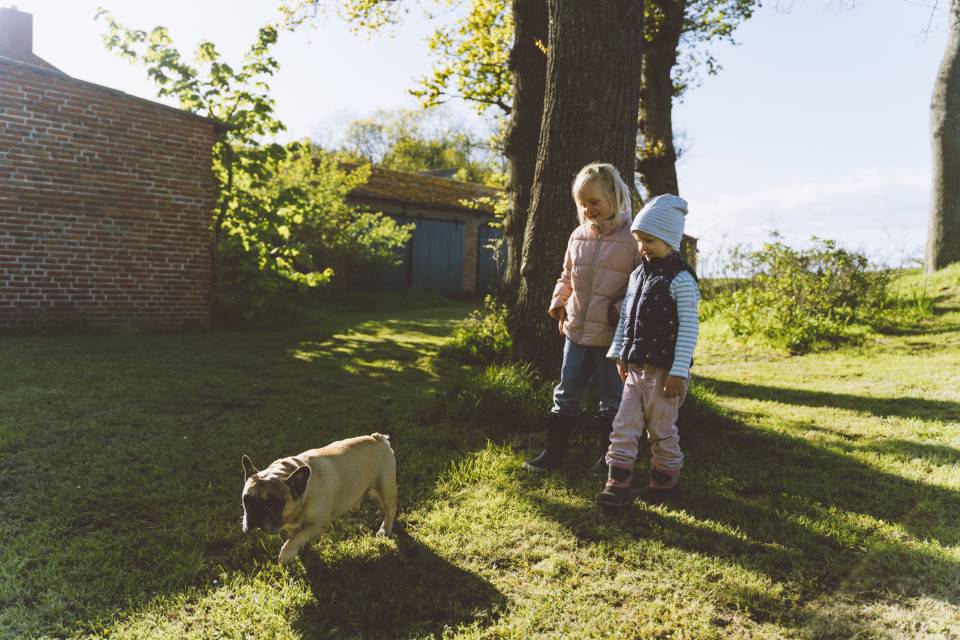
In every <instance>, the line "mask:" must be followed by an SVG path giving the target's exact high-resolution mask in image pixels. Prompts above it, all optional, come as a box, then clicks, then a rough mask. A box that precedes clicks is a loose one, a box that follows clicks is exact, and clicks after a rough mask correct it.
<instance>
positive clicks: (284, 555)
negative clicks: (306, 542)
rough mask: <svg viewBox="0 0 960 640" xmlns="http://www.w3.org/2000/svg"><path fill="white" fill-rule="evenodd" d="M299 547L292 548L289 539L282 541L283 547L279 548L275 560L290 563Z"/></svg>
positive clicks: (295, 556) (294, 558)
mask: <svg viewBox="0 0 960 640" xmlns="http://www.w3.org/2000/svg"><path fill="white" fill-rule="evenodd" d="M299 551H300V549H297V548H294V546H293V545H292V544H290V541H289V540H288V541H287V542H285V543H284V545H283V548H281V549H280V557H279V558H277V560H278V561H279V562H280V564H290V563H291V562H293V561H294V560H296V559H297V554H298V553H299Z"/></svg>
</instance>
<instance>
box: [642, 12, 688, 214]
mask: <svg viewBox="0 0 960 640" xmlns="http://www.w3.org/2000/svg"><path fill="white" fill-rule="evenodd" d="M648 1H649V2H650V3H651V8H653V9H654V13H655V14H657V15H656V17H657V24H656V25H647V32H648V33H651V32H652V35H651V37H650V38H649V39H648V41H647V43H646V48H645V49H644V52H643V69H642V71H641V73H640V118H639V122H638V127H639V130H640V137H641V145H640V146H639V147H638V148H637V164H636V167H637V171H638V172H639V173H640V180H641V182H643V186H644V187H645V188H646V190H647V195H648V197H652V196H656V195H660V194H661V193H672V194H674V195H680V188H679V185H678V182H677V151H676V148H675V147H674V146H673V94H674V91H673V78H672V73H673V67H674V65H675V64H676V62H677V50H678V47H679V46H680V34H681V33H682V32H683V15H684V11H685V10H686V1H685V0H648Z"/></svg>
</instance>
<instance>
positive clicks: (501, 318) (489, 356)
mask: <svg viewBox="0 0 960 640" xmlns="http://www.w3.org/2000/svg"><path fill="white" fill-rule="evenodd" d="M512 348H513V340H512V339H511V338H510V331H509V330H508V329H507V308H506V306H504V305H502V304H498V303H497V301H496V299H495V298H494V297H493V296H487V297H486V298H484V299H483V307H481V308H480V309H476V310H474V311H471V312H470V315H468V316H467V317H466V318H464V319H463V320H462V321H460V323H458V324H457V327H456V329H454V332H453V342H452V343H451V345H450V347H449V348H448V351H449V353H451V354H452V355H454V356H456V357H458V358H460V359H461V360H465V361H467V362H490V361H502V360H505V359H506V358H508V357H509V356H510V351H511V349H512Z"/></svg>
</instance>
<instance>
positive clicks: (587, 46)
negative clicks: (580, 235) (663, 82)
mask: <svg viewBox="0 0 960 640" xmlns="http://www.w3.org/2000/svg"><path fill="white" fill-rule="evenodd" d="M547 4H548V8H549V38H548V44H547V51H548V55H547V84H546V94H545V99H544V112H543V120H542V124H541V129H540V145H539V148H538V150H537V163H536V169H535V176H534V180H533V193H532V197H531V205H530V216H529V219H528V220H527V224H526V233H525V236H524V243H523V256H522V262H521V267H520V283H519V284H520V286H519V289H518V292H517V300H516V304H515V305H514V308H513V312H512V314H511V323H512V325H513V332H512V333H513V338H514V348H515V351H516V353H517V355H518V356H520V357H521V358H523V359H524V360H526V361H528V362H531V363H533V364H534V365H535V366H536V367H537V368H538V369H540V370H541V371H545V372H553V371H556V369H557V368H558V366H559V363H560V358H559V353H560V336H559V335H558V332H557V325H556V322H555V321H553V320H551V319H550V318H549V317H548V316H547V314H546V309H547V306H548V305H549V301H550V294H551V292H552V291H553V285H554V283H555V282H556V278H557V268H558V265H559V264H560V262H561V260H562V258H563V254H564V249H565V247H566V242H567V238H568V236H569V234H570V232H571V231H572V230H573V228H574V227H575V226H576V225H577V220H576V215H575V207H574V204H573V201H572V199H571V197H570V185H571V183H572V181H573V178H574V176H575V175H576V173H577V171H578V170H579V169H580V168H581V167H582V166H583V165H585V164H587V163H588V162H591V161H595V160H598V159H602V160H604V161H607V162H611V163H613V164H614V165H616V166H618V167H620V169H621V172H622V173H623V175H624V177H625V178H631V179H632V176H633V162H634V153H635V149H636V122H637V108H638V104H639V93H640V87H639V83H638V82H636V78H637V77H639V74H640V65H641V54H642V46H643V38H642V34H643V8H642V5H641V3H638V2H630V1H624V0H596V1H594V2H589V3H587V2H567V1H564V0H549V2H548V3H547ZM584 61H589V64H584ZM610 123H622V126H620V125H619V124H618V126H610Z"/></svg>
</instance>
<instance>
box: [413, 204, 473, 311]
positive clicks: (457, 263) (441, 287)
mask: <svg viewBox="0 0 960 640" xmlns="http://www.w3.org/2000/svg"><path fill="white" fill-rule="evenodd" d="M416 225H417V228H416V230H415V231H414V232H413V251H412V256H411V258H412V260H411V261H412V263H413V264H412V266H413V268H412V274H413V278H412V280H413V282H412V284H413V286H414V287H416V288H418V289H430V290H432V291H440V292H441V293H459V292H460V291H461V290H462V288H463V223H462V222H456V221H448V220H429V219H421V220H417V221H416Z"/></svg>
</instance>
